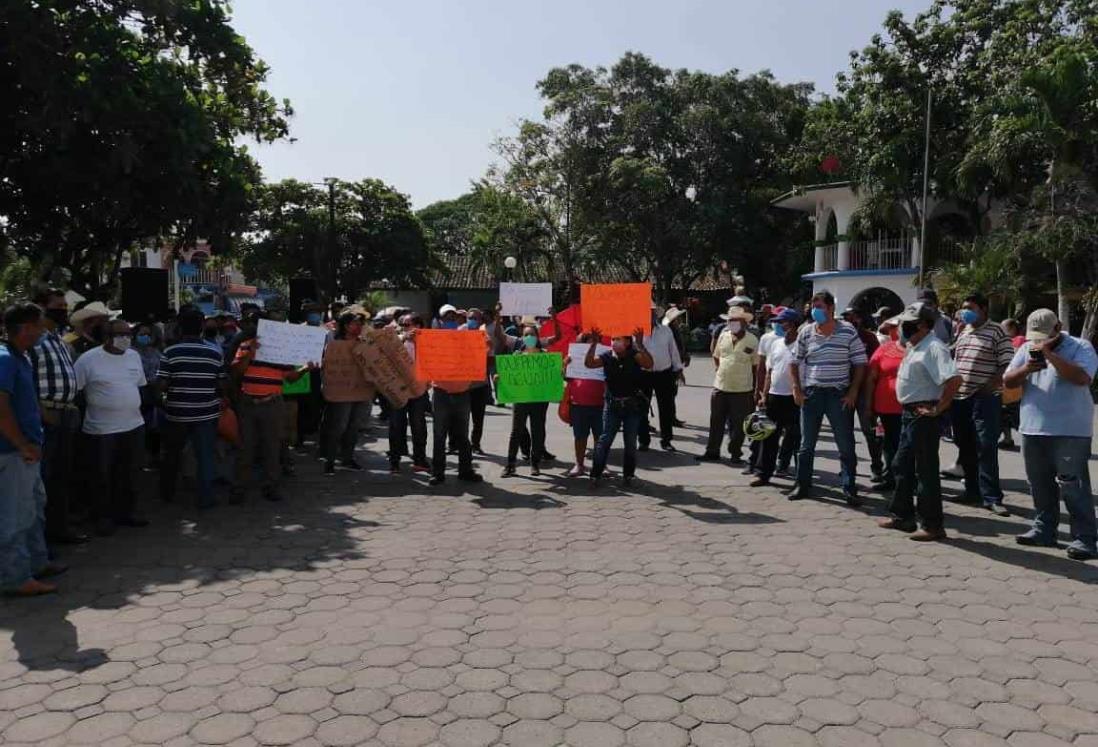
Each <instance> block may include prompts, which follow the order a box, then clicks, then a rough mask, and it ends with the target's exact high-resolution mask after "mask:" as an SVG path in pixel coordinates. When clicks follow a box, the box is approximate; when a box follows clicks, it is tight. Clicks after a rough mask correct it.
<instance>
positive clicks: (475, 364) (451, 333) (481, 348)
mask: <svg viewBox="0 0 1098 747" xmlns="http://www.w3.org/2000/svg"><path fill="white" fill-rule="evenodd" d="M486 378H488V339H487V338H486V337H485V336H484V332H481V331H474V330H452V329H421V330H417V331H416V379H417V380H419V381H484V380H485V379H486Z"/></svg>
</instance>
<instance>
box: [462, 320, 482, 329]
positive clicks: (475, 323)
mask: <svg viewBox="0 0 1098 747" xmlns="http://www.w3.org/2000/svg"><path fill="white" fill-rule="evenodd" d="M465 326H466V327H468V328H469V329H480V322H478V321H477V320H476V319H470V320H469V321H468V322H466V323H465Z"/></svg>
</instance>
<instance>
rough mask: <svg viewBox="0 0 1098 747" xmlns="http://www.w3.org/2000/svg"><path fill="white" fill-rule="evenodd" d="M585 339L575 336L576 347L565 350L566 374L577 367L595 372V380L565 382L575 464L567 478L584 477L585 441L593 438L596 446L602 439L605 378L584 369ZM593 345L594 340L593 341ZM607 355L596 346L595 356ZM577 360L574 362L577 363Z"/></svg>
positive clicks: (591, 378)
mask: <svg viewBox="0 0 1098 747" xmlns="http://www.w3.org/2000/svg"><path fill="white" fill-rule="evenodd" d="M586 342H587V335H586V334H583V335H580V336H579V344H576V345H572V346H569V355H568V358H567V359H565V364H564V365H565V368H566V373H569V374H570V373H571V372H572V371H573V370H574V369H575V367H576V365H577V364H579V366H582V367H583V368H584V369H585V371H591V372H597V373H599V374H601V375H600V376H599V377H597V378H596V377H594V376H582V377H572V376H569V378H568V385H567V390H566V392H565V396H567V397H568V411H569V416H570V417H571V420H572V437H573V438H574V439H575V443H576V464H575V466H574V467H572V469H570V470H568V474H567V476H568V477H580V476H582V475H585V474H586V473H587V468H586V467H585V466H584V461H585V460H586V458H587V439H588V437H589V436H593V437H594V440H595V443H598V440H599V437H600V436H602V420H603V417H602V413H603V409H604V407H605V405H606V375H605V372H604V371H603V369H602V368H592V369H588V368H587V366H586V365H584V363H585V361H584V359H585V357H586V355H587V345H586V344H584V343H586ZM595 342H596V343H597V342H598V340H597V339H596V340H595ZM608 352H610V348H605V347H603V346H602V345H596V347H595V353H596V355H602V354H603V353H608ZM577 359H578V360H577Z"/></svg>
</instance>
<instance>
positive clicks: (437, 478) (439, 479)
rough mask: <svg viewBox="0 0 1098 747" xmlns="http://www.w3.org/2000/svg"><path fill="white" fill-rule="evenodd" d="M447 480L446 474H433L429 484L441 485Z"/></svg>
mask: <svg viewBox="0 0 1098 747" xmlns="http://www.w3.org/2000/svg"><path fill="white" fill-rule="evenodd" d="M444 482H446V475H431V479H430V480H428V481H427V484H428V485H441V484H442V483H444Z"/></svg>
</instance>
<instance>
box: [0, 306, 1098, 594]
mask: <svg viewBox="0 0 1098 747" xmlns="http://www.w3.org/2000/svg"><path fill="white" fill-rule="evenodd" d="M302 310H303V314H304V319H305V321H304V322H303V323H304V324H306V325H310V326H314V327H319V326H322V325H324V326H326V327H327V328H328V332H327V339H328V340H329V343H328V345H327V347H326V348H325V353H324V355H323V357H322V358H321V360H319V361H308V362H306V363H305V364H303V365H299V366H287V365H276V364H271V363H269V362H266V361H264V357H263V352H262V345H261V340H260V339H259V338H258V336H257V329H258V326H259V320H260V319H264V318H266V319H270V320H272V321H285V320H286V309H285V307H284V306H282V305H281V304H278V303H270V304H268V305H267V306H266V308H260V307H259V306H256V305H249V306H245V307H243V308H242V309H241V315H240V318H239V319H238V318H237V317H235V316H233V315H230V314H227V313H220V314H216V315H212V316H207V315H205V314H203V312H202V311H200V310H199V309H197V308H195V307H193V306H185V307H183V308H182V309H180V310H179V312H178V314H177V316H176V317H175V318H174V319H172V320H171V321H170V322H169V323H164V324H160V323H154V322H151V321H140V322H138V323H137V324H134V325H131V324H130V323H128V322H126V321H124V320H122V319H120V318H117V315H115V314H112V312H111V311H110V310H109V309H108V308H107V307H106V306H105V305H103V304H100V303H92V304H87V305H85V306H84V307H82V308H80V309H78V310H76V311H75V312H74V313H73V314H72V315H71V316H70V315H69V309H68V304H67V301H66V298H65V294H64V293H63V292H62V291H60V290H57V289H48V290H44V291H43V292H41V293H40V294H38V296H37V297H36V298H34V299H33V302H27V303H20V304H16V305H14V306H12V307H10V308H9V309H7V310H6V312H5V313H4V320H3V321H4V330H5V338H6V340H5V343H4V345H3V346H2V347H0V561H2V563H3V566H2V568H0V588H2V589H4V590H5V591H7V592H8V593H13V594H17V595H22V596H33V595H37V594H43V593H49V592H52V591H55V590H56V588H57V587H56V586H55V584H54V583H52V582H51V581H50V580H49V578H50V577H52V576H56V575H57V574H59V573H61V572H63V571H64V570H65V567H64V566H63V565H61V564H59V563H57V562H56V561H55V560H54V559H53V558H54V557H55V555H54V552H55V549H56V547H57V546H58V545H64V544H76V543H83V542H87V541H89V539H90V538H89V535H88V534H86V533H84V532H83V531H81V529H80V528H79V527H81V526H83V525H85V524H86V525H88V526H90V528H91V529H92V531H93V532H94V534H96V535H99V536H107V535H110V534H113V533H114V532H116V531H117V530H118V529H119V528H120V527H125V528H137V529H139V528H141V527H144V526H146V525H147V524H148V520H147V519H146V518H144V517H143V515H142V514H141V512H140V511H139V508H138V504H139V501H138V498H137V495H138V492H139V489H138V488H139V485H140V483H139V481H138V477H137V476H138V474H139V473H140V471H141V470H148V471H156V472H158V486H159V494H160V499H161V500H163V501H167V502H171V501H174V500H176V492H177V483H178V482H179V474H180V471H181V469H182V467H183V465H184V462H185V461H186V462H188V463H193V471H194V476H195V490H194V493H195V505H196V506H197V507H198V508H199V509H203V510H206V509H210V508H212V507H214V506H215V505H217V502H218V497H217V493H218V491H219V485H223V486H224V487H225V492H226V493H227V501H228V503H230V504H240V503H243V502H244V501H245V500H246V499H247V489H248V488H249V486H251V485H252V484H253V483H255V484H257V485H258V488H259V492H260V494H261V495H262V496H263V498H265V499H266V500H268V501H280V500H282V498H283V493H282V490H281V485H282V482H283V481H284V480H285V479H287V478H291V477H293V476H294V474H295V463H294V455H295V453H298V454H301V453H315V455H316V456H317V457H318V458H319V459H321V460H322V461H323V463H324V472H325V473H326V474H329V475H333V474H335V473H336V472H337V470H350V471H358V470H361V469H363V467H362V465H360V464H359V463H358V461H357V460H356V457H355V452H356V449H357V447H358V445H359V442H360V437H361V434H362V432H363V430H364V427H365V425H366V422H367V420H368V418H369V417H370V415H371V412H372V410H373V407H374V404H375V392H374V391H373V389H368V388H367V389H363V390H361V391H357V390H356V391H352V392H350V393H348V392H347V391H342V390H341V391H340V392H339V394H338V396H337V394H336V393H335V391H334V389H332V388H329V387H326V386H325V375H324V374H325V367H326V365H330V364H331V361H330V360H329V357H330V355H334V354H335V351H337V350H338V349H339V347H340V343H341V342H343V341H357V340H359V339H360V338H361V337H362V335H363V332H364V330H365V329H366V327H367V326H368V325H374V326H378V325H381V326H386V327H391V328H392V334H395V335H398V336H399V339H400V341H401V342H402V343H403V345H404V348H405V350H406V351H407V353H408V357H409V358H410V359H411V360H413V361H414V359H415V357H416V355H417V350H416V347H417V346H416V341H417V333H418V332H419V331H420V330H423V329H424V328H426V327H429V328H433V329H443V330H445V329H449V330H466V331H469V330H480V331H482V332H483V334H484V340H485V356H486V358H487V361H486V363H487V365H486V370H487V375H486V376H485V378H484V379H482V380H479V381H433V382H424V386H423V387H422V388H421V389H420V390H417V391H416V392H415V393H414V396H411V397H409V398H408V399H407V401H404V402H402V403H399V406H395V405H396V404H397V403H391V402H388V401H387V400H386V399H385V398H384V397H381V398H379V399H378V400H377V405H378V407H379V417H380V418H383V419H384V420H386V421H387V425H388V447H387V457H388V463H389V470H390V472H391V473H393V474H400V472H401V467H402V461H403V460H404V459H408V460H410V462H411V469H412V470H413V471H416V472H422V473H429V482H430V484H431V485H438V484H441V483H442V482H444V481H445V479H446V470H447V457H448V456H449V455H456V456H457V462H458V469H457V478H458V479H459V480H462V481H467V482H480V481H481V480H483V477H482V475H481V474H480V472H478V471H477V470H476V468H475V466H474V464H475V458H476V457H477V456H482V455H484V454H485V449H484V445H485V444H484V442H483V434H484V419H485V413H486V410H487V408H488V407H489V406H490V405H491V404H493V402H494V395H493V390H494V383H495V368H496V366H495V360H496V359H497V358H498V356H503V355H539V354H544V353H545V352H546V350H547V349H548V348H549V347H550V346H552V345H553V344H554V343H556V342H557V341H558V339H559V338H561V336H562V330H561V327H560V324H559V321H555V320H556V317H555V316H554V315H553V313H552V310H549V315H548V316H547V317H546V318H545V319H538V318H533V317H526V318H518V319H511V318H507V317H504V316H503V315H502V314H501V309H500V307H499V306H498V305H497V307H496V308H495V309H488V310H479V309H469V310H461V309H457V308H456V307H454V306H452V305H449V304H447V305H444V306H442V307H441V308H440V309H439V310H438V314H437V316H435V317H433V318H431V319H430V322H429V324H427V323H425V319H424V317H423V316H421V315H420V314H417V313H415V312H412V311H402V312H398V313H395V314H392V315H390V316H381V317H373V316H372V315H371V314H370V313H369V312H367V310H365V309H363V308H361V307H358V306H349V307H344V306H342V305H335V304H333V305H332V306H331V307H324V306H322V305H320V304H317V303H313V302H307V303H306V304H304V306H303V309H302ZM683 313H684V312H683V311H682V310H680V309H678V308H675V307H672V308H671V309H669V310H667V312H666V313H664V311H663V309H660V308H658V307H657V306H656V304H655V303H653V304H652V312H651V314H652V316H651V320H650V322H651V328H650V331H648V332H645V331H644V330H643V329H641V328H638V329H636V330H635V332H634V333H633V334H631V335H618V336H615V337H613V338H612V339H609V340H608V342H609V346H608V349H607V348H603V347H602V346H601V344H602V343H603V341H604V340H606V338H605V337H604V336H603V334H602V332H601V331H600V330H598V329H589V330H585V331H583V332H582V333H581V334H580V335H579V337H578V340H577V341H578V342H580V343H583V344H585V345H586V346H587V347H586V353H585V355H584V358H583V361H582V365H583V366H584V367H585V368H586V369H588V370H590V371H592V372H596V371H597V372H599V374H601V375H593V376H591V377H589V378H588V377H580V376H567V371H568V369H569V366H570V364H573V363H578V362H579V361H575V362H574V361H572V360H570V359H568V358H565V360H564V365H563V368H562V372H561V375H562V376H563V377H565V384H566V387H565V395H564V401H563V402H562V403H561V406H560V415H561V418H562V419H563V420H565V421H566V422H568V423H570V425H571V427H572V430H573V440H574V445H575V453H574V457H575V459H574V464H573V465H571V467H570V469H568V471H567V472H566V476H567V477H570V478H578V477H581V476H584V475H587V476H589V478H590V480H591V482H592V484H593V485H594V486H596V487H597V486H598V484H599V483H600V481H602V480H603V479H605V477H606V475H607V465H608V461H609V457H610V452H611V448H612V447H613V445H614V442H615V440H616V439H617V436H618V434H619V432H620V433H621V434H622V441H623V445H624V450H623V452H624V453H623V460H622V467H621V477H622V481H623V483H624V484H625V485H629V484H630V483H631V482H632V481H633V480H634V478H635V474H636V469H637V452H638V451H641V452H643V451H647V450H648V449H649V448H651V446H650V444H651V441H652V437H653V434H658V437H659V444H660V447H661V448H662V449H664V450H665V451H668V452H674V451H676V446H675V444H674V440H675V428H676V427H678V426H680V425H681V424H682V423H681V421H680V420H679V418H678V414H677V411H676V404H675V402H676V394H677V390H678V385H679V383H680V382H681V381H682V380H683V379H682V377H683V370H684V368H685V367H686V366H687V365H689V363H690V357H689V354H688V352H687V350H686V346H685V345H684V343H683V336H682V334H681V332H680V330H679V329H678V322H679V320H680V319H681V318H682V316H683ZM547 320H548V321H550V327H549V328H550V329H551V330H552V334H550V335H548V336H544V335H543V333H542V330H544V329H546V327H544V326H543V324H544V323H545V322H546V321H547ZM955 322H956V323H952V322H951V319H950V317H948V316H946V315H945V314H943V313H942V312H941V311H940V310H939V309H938V305H937V297H936V296H935V295H934V293H933V291H930V290H927V291H923V292H921V293H920V294H919V299H918V301H917V302H916V303H914V304H912V305H911V306H909V307H907V308H906V309H903V310H890V309H880V310H878V312H877V313H876V314H874V315H873V316H872V317H870V318H865V317H864V316H863V315H862V314H861V313H860V312H859V311H858V310H856V309H847V310H845V311H844V312H842V313H839V314H837V313H836V308H835V299H834V298H833V297H832V296H831V294H830V293H827V292H821V293H817V294H816V295H814V296H813V297H812V299H811V302H810V303H809V304H808V305H807V306H805V307H804V308H803V309H801V310H797V309H795V308H792V307H788V308H787V307H773V306H769V305H767V306H764V307H762V308H760V309H759V310H758V311H756V310H755V308H754V303H753V301H752V300H751V299H750V298H748V297H746V296H735V297H733V298H731V299H729V301H728V313H727V314H724V315H723V316H722V318H721V325H720V326H719V327H718V328H716V329H714V330H713V332H714V334H713V335H712V340H711V344H710V353H711V358H712V361H713V365H714V368H715V374H714V380H713V388H712V394H711V398H710V418H709V433H708V438H707V443H706V446H705V450H704V452H703V453H701V454H699V455H697V456H696V459H697V460H698V461H700V462H719V461H721V460H722V455H721V450H722V446H723V445H724V443H725V440H726V439H727V450H728V453H729V461H730V463H731V464H732V465H736V466H742V467H743V470H744V472H745V473H747V474H750V475H752V476H753V479H752V481H751V482H750V485H751V486H752V487H755V488H760V487H764V486H767V485H770V484H771V481H772V480H774V479H777V478H783V477H784V478H787V479H789V480H791V481H792V485H791V489H790V491H789V493H788V498H789V499H790V500H801V499H806V498H810V497H813V495H814V486H813V480H814V457H815V453H816V447H817V442H818V439H819V435H820V431H821V427H822V424H823V421H824V419H825V418H826V419H827V421H828V423H829V425H830V428H831V433H832V436H833V438H834V441H835V444H836V446H837V448H838V451H839V455H840V465H841V469H840V485H841V490H842V493H843V496H844V498H845V500H846V502H847V503H848V504H850V505H853V506H856V505H860V503H861V497H860V496H859V493H858V487H857V481H856V478H857V473H858V455H857V451H856V447H855V433H856V429H855V418H857V420H858V428H857V430H858V431H860V432H861V434H862V435H863V438H864V439H865V442H866V445H867V450H868V453H869V457H870V459H869V461H870V474H871V480H872V484H873V485H874V489H876V490H879V491H881V492H883V493H884V494H885V495H887V496H888V504H887V506H888V516H887V517H885V518H882V519H881V520H880V522H879V524H880V526H881V527H882V528H886V529H895V530H900V531H904V532H908V533H910V537H911V538H912V539H914V540H920V541H933V540H941V539H945V538H946V532H945V520H944V512H943V499H942V490H941V479H942V475H943V474H944V475H946V476H947V477H948V476H952V475H956V476H958V477H960V478H961V479H962V480H963V485H964V495H963V498H962V500H963V501H965V502H971V503H974V504H979V505H982V506H984V507H986V508H987V509H988V510H989V511H991V512H994V513H996V514H999V515H1008V514H1009V511H1008V509H1007V508H1006V507H1005V506H1004V505H1003V491H1002V488H1001V485H1000V479H999V446H1000V443H999V439H1000V435H1004V437H1009V435H1010V428H1009V427H1008V428H1004V425H1009V426H1012V427H1014V428H1016V429H1017V430H1018V431H1019V432H1020V433H1021V435H1022V439H1023V440H1022V456H1023V461H1024V464H1025V470H1026V475H1027V478H1028V480H1029V483H1030V487H1031V491H1032V494H1033V500H1034V504H1035V507H1036V518H1035V520H1034V522H1033V526H1032V528H1031V529H1030V531H1028V532H1026V533H1024V534H1022V535H1020V536H1018V538H1017V541H1018V542H1019V543H1021V544H1025V545H1040V546H1052V545H1055V544H1056V541H1057V527H1058V523H1059V503H1060V501H1061V500H1062V501H1063V502H1064V503H1065V504H1066V506H1067V510H1068V513H1069V515H1070V519H1071V523H1070V526H1071V537H1072V541H1071V543H1070V544H1069V545H1068V547H1067V553H1068V555H1069V556H1070V557H1072V558H1076V559H1088V558H1093V557H1095V556H1096V553H1098V550H1096V547H1095V540H1096V530H1095V515H1094V504H1093V497H1092V492H1091V486H1090V477H1089V471H1088V459H1089V455H1090V449H1091V436H1092V432H1091V431H1092V422H1093V412H1094V411H1093V400H1092V397H1091V392H1090V386H1091V383H1092V381H1093V379H1094V376H1095V372H1096V369H1098V357H1096V355H1095V351H1094V348H1093V347H1092V346H1091V344H1090V343H1089V342H1087V341H1085V340H1082V339H1079V338H1076V337H1072V336H1071V335H1069V334H1068V333H1067V332H1066V331H1064V329H1063V325H1062V324H1061V322H1060V320H1058V319H1057V317H1056V315H1055V314H1054V313H1053V312H1051V311H1049V310H1047V309H1040V310H1037V311H1035V312H1033V313H1032V314H1030V315H1029V317H1028V319H1027V320H1026V323H1025V325H1024V331H1023V330H1022V329H1021V328H1020V327H1019V325H1017V323H1014V322H1011V321H1009V320H1008V321H1007V322H1004V323H1002V324H1000V323H997V322H994V321H992V320H991V319H990V318H989V304H988V300H987V299H986V298H985V297H983V296H982V295H980V294H978V293H973V294H971V295H970V296H968V297H967V298H966V299H965V301H964V305H963V308H962V309H961V310H959V312H958V314H957V315H956V320H955ZM1019 393H1020V395H1019ZM1004 401H1006V404H1004ZM549 405H550V402H548V401H546V402H520V403H517V404H515V405H513V406H512V428H511V434H510V438H509V439H508V442H507V445H506V450H505V454H506V463H505V466H504V468H503V471H502V477H503V478H511V477H514V476H516V475H517V473H518V466H519V455H520V453H521V454H522V455H523V458H524V460H528V461H529V464H530V472H531V474H532V475H534V476H537V475H539V474H540V473H541V469H542V468H543V467H544V466H545V465H546V464H547V463H548V462H551V461H554V460H555V459H556V457H555V456H554V455H552V454H551V453H550V452H549V451H548V450H547V449H546V429H547V421H548V412H549ZM1012 408H1013V409H1012ZM652 410H655V412H656V413H657V414H658V418H657V421H656V425H655V426H654V427H653V425H652V424H651V423H650V422H649V416H650V411H652ZM1004 412H1005V413H1007V415H1008V418H1010V417H1011V413H1014V415H1013V419H1009V420H1008V421H1007V422H1006V423H1004V417H1003V416H1004ZM227 415H231V417H228V416H227ZM428 419H430V422H431V430H432V432H433V438H432V451H431V454H430V456H428V452H427V442H428ZM409 432H410V436H411V438H410V444H409ZM943 436H947V437H950V438H952V439H953V441H954V442H955V443H956V445H957V449H958V452H959V459H958V464H957V465H954V466H953V469H954V470H956V471H952V470H946V471H944V472H943V471H941V470H940V469H939V467H940V465H939V456H938V455H939V445H940V441H941V439H942V437H943ZM748 441H750V444H749V446H748ZM592 446H593V455H592V458H591V466H590V469H589V470H588V467H587V457H588V452H589V448H590V447H592ZM745 446H748V454H747V457H746V458H745V456H744V448H745Z"/></svg>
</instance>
